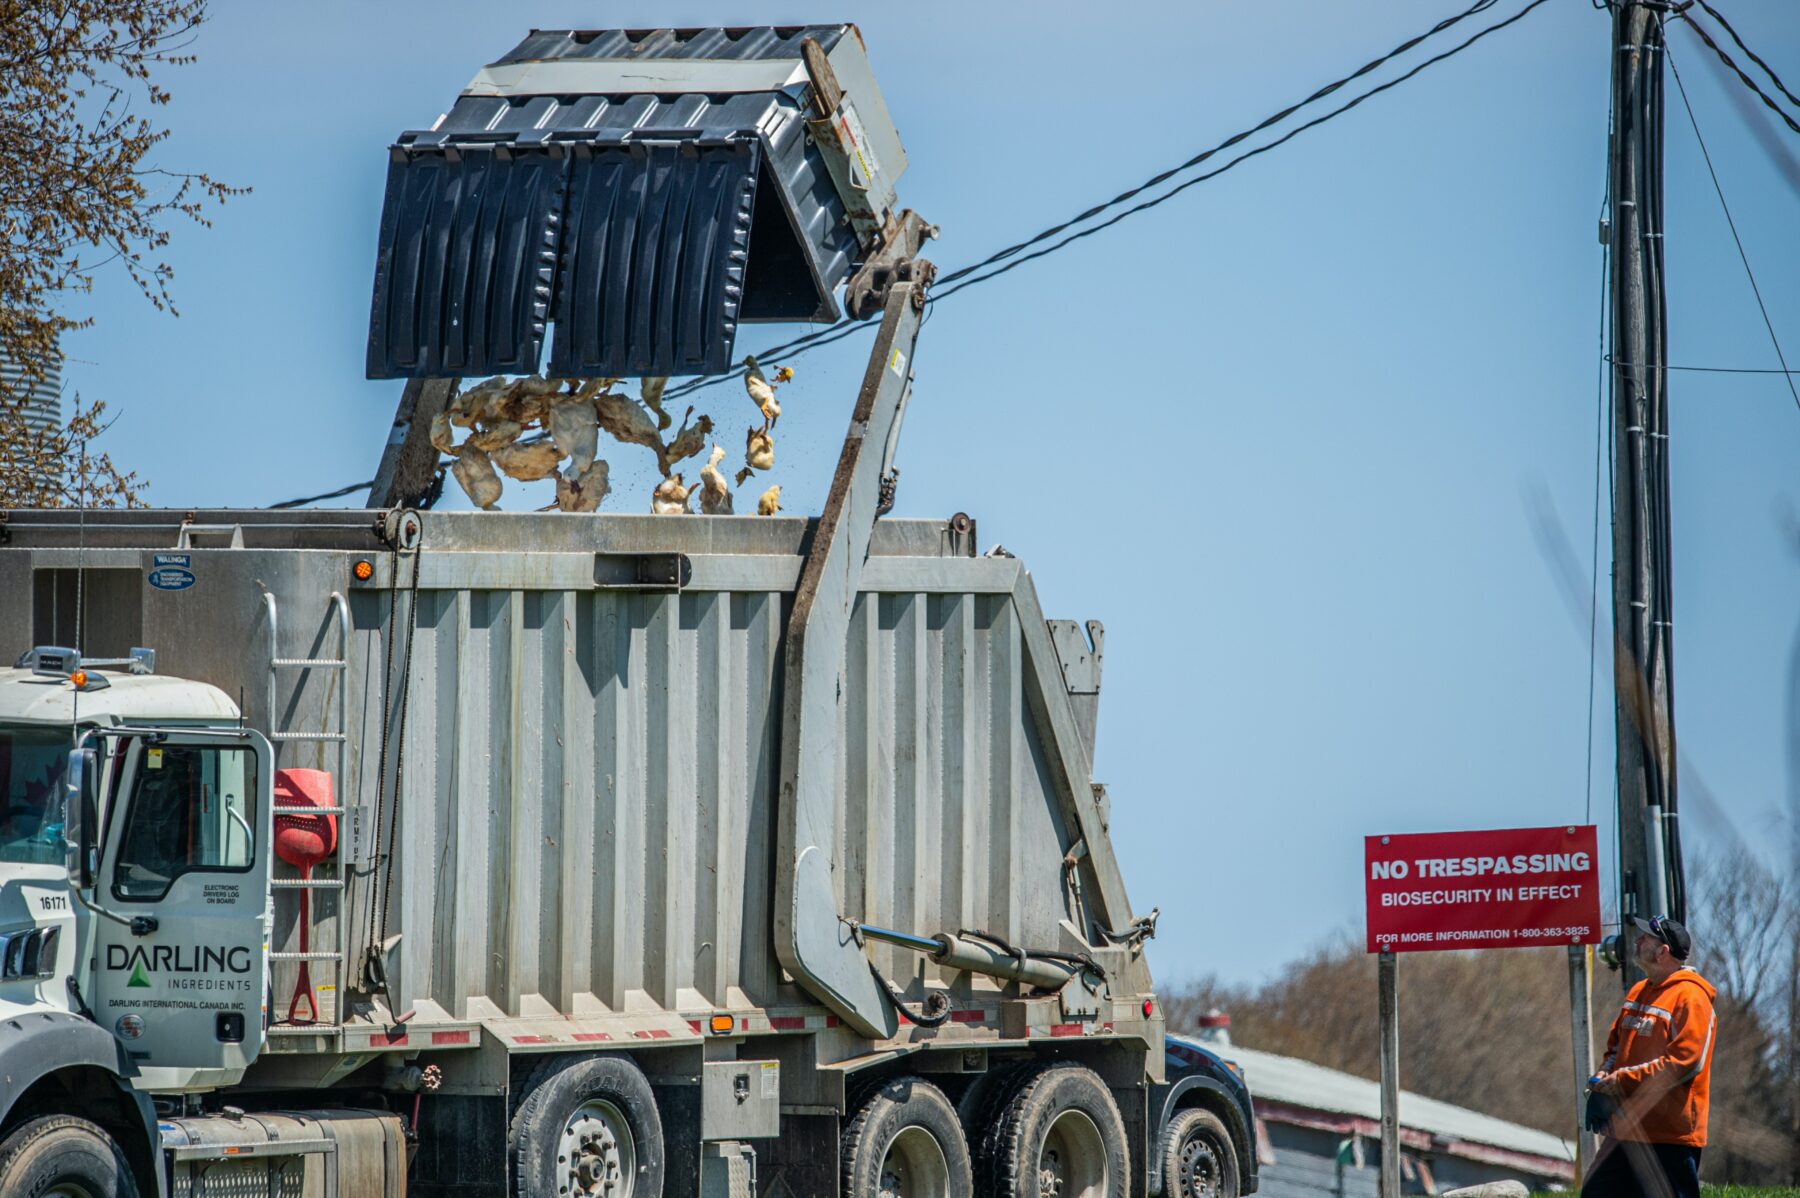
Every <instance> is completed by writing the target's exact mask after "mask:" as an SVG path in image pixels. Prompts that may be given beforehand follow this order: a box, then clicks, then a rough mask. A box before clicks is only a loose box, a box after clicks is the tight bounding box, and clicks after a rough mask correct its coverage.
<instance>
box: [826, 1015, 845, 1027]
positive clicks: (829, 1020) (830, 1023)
mask: <svg viewBox="0 0 1800 1198" xmlns="http://www.w3.org/2000/svg"><path fill="white" fill-rule="evenodd" d="M843 1022H844V1021H843V1020H842V1019H839V1018H838V1017H837V1016H836V1015H827V1016H825V1026H826V1027H837V1026H838V1025H840V1024H842V1023H843Z"/></svg>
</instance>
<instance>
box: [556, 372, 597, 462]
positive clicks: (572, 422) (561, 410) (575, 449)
mask: <svg viewBox="0 0 1800 1198" xmlns="http://www.w3.org/2000/svg"><path fill="white" fill-rule="evenodd" d="M544 427H545V428H547V429H549V430H550V439H551V440H552V441H554V442H555V443H556V448H557V449H558V451H560V452H561V453H562V454H563V455H564V456H566V457H567V458H568V459H569V471H570V473H571V474H573V475H574V476H575V477H577V478H579V477H580V476H581V475H582V474H583V473H584V472H585V471H586V470H587V468H588V467H589V466H592V465H593V464H594V458H595V455H596V454H598V453H599V446H600V423H599V418H598V416H596V414H595V412H594V395H593V392H592V391H591V390H589V389H588V388H587V387H583V388H582V389H580V390H578V391H576V392H575V394H573V395H565V396H559V397H558V398H557V399H556V400H555V401H554V402H553V403H551V405H550V411H549V414H548V415H546V416H545V417H544Z"/></svg>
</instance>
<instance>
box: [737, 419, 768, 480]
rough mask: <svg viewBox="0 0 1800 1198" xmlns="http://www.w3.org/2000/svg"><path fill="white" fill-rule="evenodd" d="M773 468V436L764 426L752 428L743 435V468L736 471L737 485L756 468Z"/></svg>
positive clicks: (756, 469)
mask: <svg viewBox="0 0 1800 1198" xmlns="http://www.w3.org/2000/svg"><path fill="white" fill-rule="evenodd" d="M774 468H775V437H774V435H773V434H772V433H770V432H769V430H768V429H766V428H753V429H750V430H749V431H748V433H747V434H746V435H745V437H744V468H743V469H742V470H740V471H738V472H737V483H738V486H740V487H741V486H743V485H744V482H745V480H746V479H748V478H749V477H750V476H751V475H752V474H754V473H755V472H756V471H758V470H773V469H774Z"/></svg>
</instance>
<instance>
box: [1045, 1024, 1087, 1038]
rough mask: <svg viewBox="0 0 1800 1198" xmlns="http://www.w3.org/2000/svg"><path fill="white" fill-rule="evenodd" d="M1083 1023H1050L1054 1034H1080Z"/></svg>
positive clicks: (1051, 1032)
mask: <svg viewBox="0 0 1800 1198" xmlns="http://www.w3.org/2000/svg"><path fill="white" fill-rule="evenodd" d="M1081 1032H1082V1025H1081V1024H1079V1023H1053V1024H1051V1025H1050V1034H1051V1035H1052V1036H1079V1035H1080V1034H1081Z"/></svg>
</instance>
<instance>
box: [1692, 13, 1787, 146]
mask: <svg viewBox="0 0 1800 1198" xmlns="http://www.w3.org/2000/svg"><path fill="white" fill-rule="evenodd" d="M1707 11H1708V12H1711V11H1712V10H1711V9H1708V10H1707ZM1680 17H1681V19H1682V20H1684V21H1686V22H1687V26H1688V28H1689V29H1692V30H1693V31H1694V32H1695V34H1697V35H1698V36H1699V38H1700V40H1701V41H1703V42H1705V43H1706V45H1707V48H1708V49H1710V50H1711V51H1712V52H1713V53H1714V54H1717V55H1718V56H1719V61H1720V62H1722V63H1724V64H1725V65H1726V66H1728V67H1730V68H1731V70H1732V72H1733V73H1734V74H1735V75H1737V77H1738V81H1739V82H1741V83H1742V84H1743V85H1744V86H1745V87H1747V88H1749V89H1750V90H1751V91H1753V92H1755V93H1756V94H1757V95H1758V96H1760V97H1761V98H1762V102H1763V103H1764V104H1766V105H1767V106H1768V109H1769V111H1770V112H1772V113H1774V114H1775V115H1776V116H1778V117H1780V118H1781V119H1782V120H1783V121H1785V122H1787V127H1788V128H1790V129H1792V130H1793V131H1794V132H1795V133H1800V121H1795V120H1794V118H1793V117H1791V116H1789V115H1788V114H1787V112H1786V111H1785V110H1784V109H1783V108H1782V107H1781V105H1779V104H1777V103H1775V101H1774V100H1773V99H1772V98H1770V96H1769V93H1768V92H1766V91H1764V90H1763V89H1762V88H1760V87H1758V86H1757V85H1756V80H1754V79H1752V78H1750V76H1748V75H1746V74H1744V68H1743V67H1740V66H1739V65H1738V64H1737V63H1736V62H1735V61H1733V60H1732V57H1731V55H1729V54H1727V53H1726V52H1725V48H1724V47H1723V46H1721V45H1719V43H1718V42H1715V41H1713V39H1712V35H1711V34H1710V33H1708V32H1706V28H1705V27H1704V26H1702V25H1701V24H1700V22H1698V21H1696V20H1695V19H1694V13H1693V10H1692V9H1688V10H1686V11H1684V12H1682V13H1681V14H1680ZM1671 65H1673V60H1671ZM1771 73H1772V72H1771ZM1783 90H1785V89H1783Z"/></svg>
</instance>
